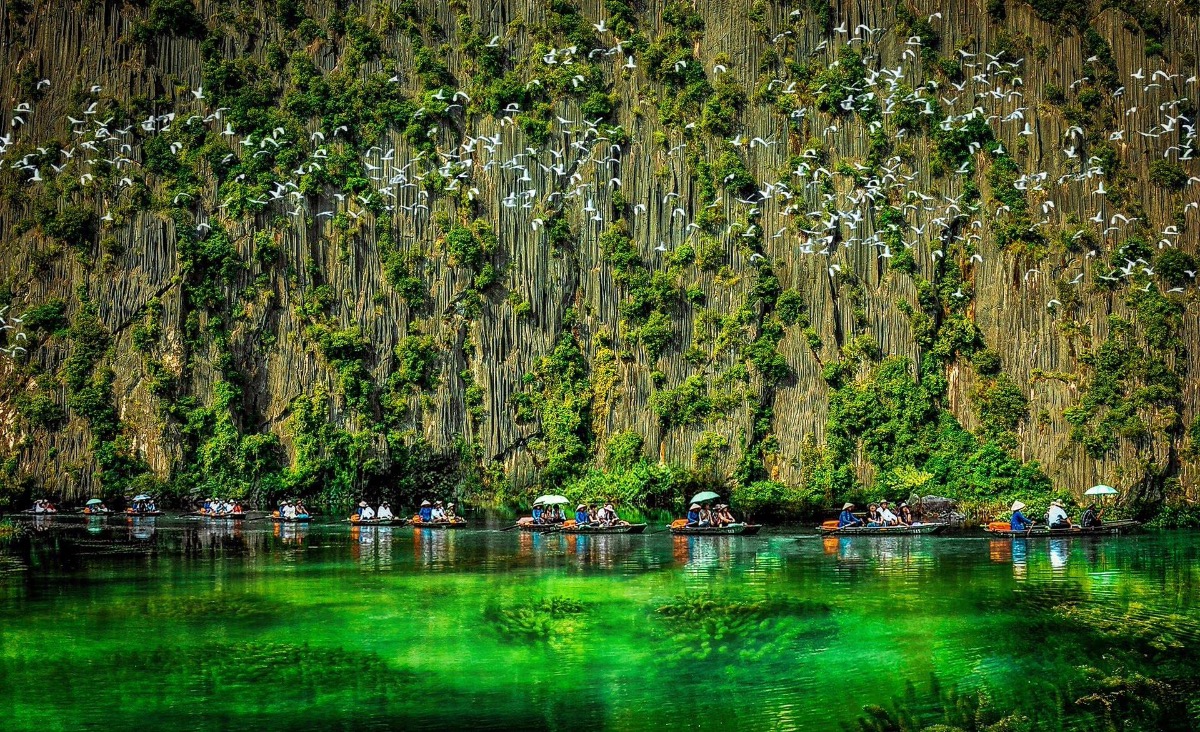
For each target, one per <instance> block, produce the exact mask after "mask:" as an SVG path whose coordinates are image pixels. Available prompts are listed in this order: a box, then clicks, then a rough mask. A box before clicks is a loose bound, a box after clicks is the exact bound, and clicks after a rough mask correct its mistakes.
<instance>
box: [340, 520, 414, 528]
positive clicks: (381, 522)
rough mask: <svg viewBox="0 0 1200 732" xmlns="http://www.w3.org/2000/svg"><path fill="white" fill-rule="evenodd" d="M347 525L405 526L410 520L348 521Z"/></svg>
mask: <svg viewBox="0 0 1200 732" xmlns="http://www.w3.org/2000/svg"><path fill="white" fill-rule="evenodd" d="M345 523H348V524H350V525H351V526H403V525H404V524H406V523H408V519H403V518H390V519H359V520H357V521H355V520H354V519H346V521H345Z"/></svg>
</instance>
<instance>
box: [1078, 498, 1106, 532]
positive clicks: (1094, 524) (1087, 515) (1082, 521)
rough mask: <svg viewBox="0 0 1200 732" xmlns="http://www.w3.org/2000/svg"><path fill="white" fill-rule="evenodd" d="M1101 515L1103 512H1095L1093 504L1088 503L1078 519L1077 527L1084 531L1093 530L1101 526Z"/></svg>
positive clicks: (1102, 523) (1102, 522)
mask: <svg viewBox="0 0 1200 732" xmlns="http://www.w3.org/2000/svg"><path fill="white" fill-rule="evenodd" d="M1102 513H1104V512H1103V511H1099V512H1098V511H1097V510H1096V504H1095V503H1089V504H1088V507H1087V508H1085V509H1084V510H1083V516H1081V517H1079V525H1080V526H1082V527H1083V528H1085V529H1095V528H1098V527H1100V526H1103V525H1104V521H1103V520H1101V518H1100V514H1102Z"/></svg>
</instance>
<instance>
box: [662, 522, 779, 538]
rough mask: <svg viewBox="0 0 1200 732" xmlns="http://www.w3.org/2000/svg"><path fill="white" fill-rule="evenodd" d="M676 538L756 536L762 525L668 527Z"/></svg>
mask: <svg viewBox="0 0 1200 732" xmlns="http://www.w3.org/2000/svg"><path fill="white" fill-rule="evenodd" d="M667 528H669V529H670V530H671V533H672V534H675V535H676V536H754V535H755V534H757V533H758V532H759V531H761V530H762V524H729V525H728V526H703V527H701V526H675V525H674V524H672V525H671V526H668V527H667Z"/></svg>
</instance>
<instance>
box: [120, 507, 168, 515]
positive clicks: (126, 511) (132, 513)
mask: <svg viewBox="0 0 1200 732" xmlns="http://www.w3.org/2000/svg"><path fill="white" fill-rule="evenodd" d="M125 515H126V516H138V517H141V516H162V515H163V512H162V511H134V510H133V509H132V508H127V509H125Z"/></svg>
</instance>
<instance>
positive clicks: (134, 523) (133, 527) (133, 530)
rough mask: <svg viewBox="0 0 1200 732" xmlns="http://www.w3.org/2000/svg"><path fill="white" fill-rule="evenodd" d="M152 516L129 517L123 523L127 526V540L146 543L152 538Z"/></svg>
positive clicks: (153, 518) (153, 520)
mask: <svg viewBox="0 0 1200 732" xmlns="http://www.w3.org/2000/svg"><path fill="white" fill-rule="evenodd" d="M155 518H156V517H154V516H129V517H127V518H126V519H125V522H126V523H127V524H128V525H129V538H131V539H137V540H139V541H148V540H150V539H153V538H154V530H155V528H156V526H155V523H154V522H155Z"/></svg>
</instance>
